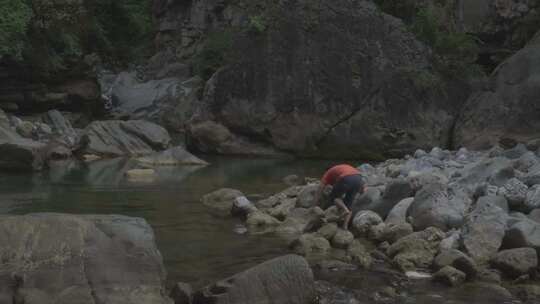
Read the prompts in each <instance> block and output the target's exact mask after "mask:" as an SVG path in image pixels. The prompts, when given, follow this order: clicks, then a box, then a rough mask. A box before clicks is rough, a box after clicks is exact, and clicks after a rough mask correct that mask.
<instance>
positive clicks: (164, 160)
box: [137, 146, 208, 166]
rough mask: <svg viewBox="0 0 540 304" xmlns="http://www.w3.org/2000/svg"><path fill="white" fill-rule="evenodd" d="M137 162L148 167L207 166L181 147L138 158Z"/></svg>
mask: <svg viewBox="0 0 540 304" xmlns="http://www.w3.org/2000/svg"><path fill="white" fill-rule="evenodd" d="M137 161H138V162H139V163H142V164H144V165H150V166H182V165H184V166H185V165H198V166H206V165H208V163H207V162H206V161H204V160H202V159H200V158H198V157H197V156H195V155H193V154H191V153H189V152H188V151H186V149H184V148H183V147H181V146H178V147H174V148H170V149H167V150H165V151H162V152H155V153H152V154H150V155H146V156H143V157H139V158H137Z"/></svg>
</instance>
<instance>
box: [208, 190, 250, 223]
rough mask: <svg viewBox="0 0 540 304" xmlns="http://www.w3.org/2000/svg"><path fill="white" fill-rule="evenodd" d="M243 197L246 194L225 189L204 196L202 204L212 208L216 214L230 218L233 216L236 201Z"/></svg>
mask: <svg viewBox="0 0 540 304" xmlns="http://www.w3.org/2000/svg"><path fill="white" fill-rule="evenodd" d="M242 196H244V194H243V193H242V192H240V191H238V190H235V189H229V188H223V189H219V190H216V191H214V192H212V193H208V194H206V195H205V196H203V198H202V202H203V204H204V205H205V206H206V207H208V208H210V209H211V210H212V212H213V213H214V214H216V215H219V216H229V215H231V211H232V207H233V205H234V201H235V199H236V198H238V197H242Z"/></svg>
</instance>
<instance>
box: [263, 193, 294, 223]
mask: <svg viewBox="0 0 540 304" xmlns="http://www.w3.org/2000/svg"><path fill="white" fill-rule="evenodd" d="M295 207H296V198H286V199H282V200H281V201H280V203H279V204H278V205H277V206H275V207H273V208H271V209H268V214H270V215H271V216H273V217H275V218H277V219H279V220H284V219H285V218H287V217H288V216H289V214H290V213H291V211H292V210H293V209H294V208H295Z"/></svg>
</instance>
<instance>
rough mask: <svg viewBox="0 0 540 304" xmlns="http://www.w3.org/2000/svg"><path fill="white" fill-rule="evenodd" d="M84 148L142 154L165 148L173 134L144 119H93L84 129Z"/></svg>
mask: <svg viewBox="0 0 540 304" xmlns="http://www.w3.org/2000/svg"><path fill="white" fill-rule="evenodd" d="M81 141H82V145H83V148H82V151H83V153H86V154H95V155H98V156H141V155H146V154H151V153H153V152H154V151H156V150H158V151H159V150H163V149H166V148H167V147H168V146H169V143H170V141H171V138H170V136H169V134H168V133H167V131H166V130H165V129H163V128H162V127H160V126H158V125H156V124H153V123H150V122H146V121H142V120H131V121H116V120H111V121H94V122H92V123H91V124H90V125H89V126H88V127H86V129H85V130H84V135H83V138H82V139H81Z"/></svg>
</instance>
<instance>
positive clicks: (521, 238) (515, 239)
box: [504, 218, 540, 252]
mask: <svg viewBox="0 0 540 304" xmlns="http://www.w3.org/2000/svg"><path fill="white" fill-rule="evenodd" d="M504 247H505V248H522V247H530V248H534V249H536V251H537V252H540V224H538V223H537V222H535V221H532V220H529V219H527V218H525V219H522V220H520V221H518V222H516V223H514V224H513V225H512V226H511V227H510V229H508V231H507V232H506V235H505V237H504Z"/></svg>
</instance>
